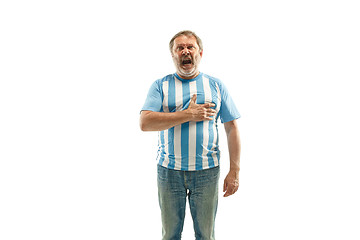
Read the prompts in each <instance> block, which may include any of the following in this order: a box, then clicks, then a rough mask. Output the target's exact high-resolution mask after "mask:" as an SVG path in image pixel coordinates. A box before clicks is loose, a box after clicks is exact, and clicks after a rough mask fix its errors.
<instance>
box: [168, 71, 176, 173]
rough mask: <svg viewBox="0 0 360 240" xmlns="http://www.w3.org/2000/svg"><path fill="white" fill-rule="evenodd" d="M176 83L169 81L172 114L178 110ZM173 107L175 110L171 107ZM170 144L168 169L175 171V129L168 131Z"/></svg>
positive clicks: (169, 102)
mask: <svg viewBox="0 0 360 240" xmlns="http://www.w3.org/2000/svg"><path fill="white" fill-rule="evenodd" d="M175 95H176V90H175V81H174V78H171V79H169V91H168V96H169V99H168V104H169V105H168V106H169V111H170V112H173V111H174V112H175V110H176V103H175ZM171 106H173V109H170V107H171ZM168 142H169V165H168V168H170V169H174V168H175V154H174V127H172V128H170V129H169V130H168Z"/></svg>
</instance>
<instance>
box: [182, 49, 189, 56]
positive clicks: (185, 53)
mask: <svg viewBox="0 0 360 240" xmlns="http://www.w3.org/2000/svg"><path fill="white" fill-rule="evenodd" d="M189 54H190V51H189V49H187V48H184V49H183V51H182V55H189Z"/></svg>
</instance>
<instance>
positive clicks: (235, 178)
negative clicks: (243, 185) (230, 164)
mask: <svg viewBox="0 0 360 240" xmlns="http://www.w3.org/2000/svg"><path fill="white" fill-rule="evenodd" d="M238 189H239V172H237V171H233V170H230V171H229V173H228V175H227V176H226V178H225V180H224V187H223V192H225V194H224V197H228V196H230V195H233V194H234V193H235V192H236V191H237V190H238Z"/></svg>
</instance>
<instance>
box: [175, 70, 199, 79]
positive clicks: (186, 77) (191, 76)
mask: <svg viewBox="0 0 360 240" xmlns="http://www.w3.org/2000/svg"><path fill="white" fill-rule="evenodd" d="M176 73H177V75H179V77H181V78H182V79H193V78H196V77H197V76H198V75H199V74H200V71H197V72H196V73H195V74H191V75H190V74H189V75H185V76H184V75H183V74H181V73H179V72H176Z"/></svg>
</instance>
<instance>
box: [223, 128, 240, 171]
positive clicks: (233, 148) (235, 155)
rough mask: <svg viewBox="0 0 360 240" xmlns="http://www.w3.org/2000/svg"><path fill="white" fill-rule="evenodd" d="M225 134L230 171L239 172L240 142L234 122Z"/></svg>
mask: <svg viewBox="0 0 360 240" xmlns="http://www.w3.org/2000/svg"><path fill="white" fill-rule="evenodd" d="M226 133H227V142H228V148H229V157H230V170H232V171H236V172H239V171H240V152H241V142H240V133H239V131H238V128H237V125H236V122H234V123H233V125H232V127H228V129H226Z"/></svg>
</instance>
